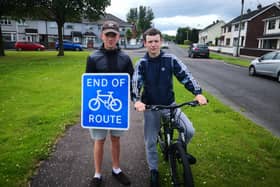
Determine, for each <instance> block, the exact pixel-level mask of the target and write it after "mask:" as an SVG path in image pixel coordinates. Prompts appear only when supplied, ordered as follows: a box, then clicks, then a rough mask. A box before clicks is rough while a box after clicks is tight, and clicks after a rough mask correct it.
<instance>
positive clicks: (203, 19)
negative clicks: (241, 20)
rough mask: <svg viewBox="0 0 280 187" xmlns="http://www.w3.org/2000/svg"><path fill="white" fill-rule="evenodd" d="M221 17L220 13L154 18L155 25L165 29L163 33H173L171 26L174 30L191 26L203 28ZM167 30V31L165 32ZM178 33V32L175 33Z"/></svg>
mask: <svg viewBox="0 0 280 187" xmlns="http://www.w3.org/2000/svg"><path fill="white" fill-rule="evenodd" d="M218 19H220V18H219V16H218V15H212V14H210V15H202V16H174V17H161V18H156V19H154V21H153V22H154V25H155V27H156V28H159V29H160V30H162V31H163V33H166V32H168V33H171V30H172V29H170V28H176V29H173V33H174V31H176V30H177V28H179V27H190V28H197V29H203V28H204V27H206V26H207V25H209V23H213V21H216V20H218ZM165 31H166V32H165ZM173 35H176V32H175V33H174V34H173Z"/></svg>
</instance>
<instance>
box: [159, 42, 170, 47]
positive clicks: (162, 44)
mask: <svg viewBox="0 0 280 187" xmlns="http://www.w3.org/2000/svg"><path fill="white" fill-rule="evenodd" d="M161 48H162V49H168V48H169V43H168V42H167V41H163V42H162V43H161Z"/></svg>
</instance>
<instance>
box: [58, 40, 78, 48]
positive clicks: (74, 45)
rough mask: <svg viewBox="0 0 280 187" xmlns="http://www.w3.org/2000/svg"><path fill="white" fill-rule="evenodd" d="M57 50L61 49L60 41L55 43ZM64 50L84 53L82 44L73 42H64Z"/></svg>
mask: <svg viewBox="0 0 280 187" xmlns="http://www.w3.org/2000/svg"><path fill="white" fill-rule="evenodd" d="M55 48H56V50H58V49H59V45H58V41H57V42H56V43H55ZM63 48H64V50H75V51H82V50H83V46H82V44H80V43H74V42H72V41H71V40H63Z"/></svg>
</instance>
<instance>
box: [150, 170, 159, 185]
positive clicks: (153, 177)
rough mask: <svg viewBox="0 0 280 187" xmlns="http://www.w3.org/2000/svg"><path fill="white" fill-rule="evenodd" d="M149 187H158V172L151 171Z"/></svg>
mask: <svg viewBox="0 0 280 187" xmlns="http://www.w3.org/2000/svg"><path fill="white" fill-rule="evenodd" d="M150 187H159V176H158V171H157V170H155V169H152V170H151V181H150Z"/></svg>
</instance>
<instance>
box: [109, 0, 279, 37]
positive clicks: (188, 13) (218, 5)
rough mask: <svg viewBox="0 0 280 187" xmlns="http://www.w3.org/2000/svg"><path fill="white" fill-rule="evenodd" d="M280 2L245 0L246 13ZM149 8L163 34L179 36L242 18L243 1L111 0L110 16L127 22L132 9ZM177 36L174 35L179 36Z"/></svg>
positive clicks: (274, 0) (156, 25)
mask: <svg viewBox="0 0 280 187" xmlns="http://www.w3.org/2000/svg"><path fill="white" fill-rule="evenodd" d="M273 2H277V0H244V12H246V10H247V9H248V8H250V9H251V10H255V9H256V7H257V5H258V4H262V5H263V6H266V5H269V4H271V3H273ZM139 6H147V7H150V8H152V10H153V12H154V15H155V19H154V20H153V22H154V24H155V27H157V28H158V29H160V30H161V31H162V32H163V33H175V34H176V31H177V29H178V27H184V26H189V27H191V28H198V29H202V28H205V27H206V26H208V25H210V24H212V23H213V21H215V20H217V19H219V20H223V21H225V22H228V21H230V20H232V19H233V18H235V17H237V16H238V15H240V11H241V0H236V1H232V0H205V1H198V0H187V1H186V0H176V1H174V0H173V1H172V0H137V1H132V0H122V1H119V0H111V6H110V7H108V8H107V9H106V11H107V12H108V13H112V14H113V15H115V16H117V17H119V18H121V19H123V20H124V21H126V14H127V13H128V12H129V10H130V8H138V7H139ZM175 34H174V35H175Z"/></svg>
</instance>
